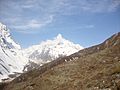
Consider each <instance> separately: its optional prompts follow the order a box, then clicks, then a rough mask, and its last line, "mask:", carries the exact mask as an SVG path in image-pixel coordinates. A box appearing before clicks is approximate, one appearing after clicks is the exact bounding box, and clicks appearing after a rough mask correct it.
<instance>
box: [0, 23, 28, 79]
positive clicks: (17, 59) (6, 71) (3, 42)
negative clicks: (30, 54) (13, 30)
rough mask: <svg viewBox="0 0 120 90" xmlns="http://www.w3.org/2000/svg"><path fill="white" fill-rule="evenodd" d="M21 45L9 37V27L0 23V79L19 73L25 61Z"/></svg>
mask: <svg viewBox="0 0 120 90" xmlns="http://www.w3.org/2000/svg"><path fill="white" fill-rule="evenodd" d="M20 49H21V47H20V45H19V44H17V43H16V42H15V41H14V40H13V39H12V37H11V35H10V33H9V29H7V27H6V26H5V25H3V24H2V23H0V81H1V80H2V79H6V78H9V75H10V74H15V73H21V72H22V70H23V68H24V66H25V65H26V63H27V59H25V58H23V57H22V54H21V51H20Z"/></svg>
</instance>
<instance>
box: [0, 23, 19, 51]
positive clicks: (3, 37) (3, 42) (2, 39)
mask: <svg viewBox="0 0 120 90" xmlns="http://www.w3.org/2000/svg"><path fill="white" fill-rule="evenodd" d="M0 46H2V47H6V48H9V49H14V48H16V49H20V48H21V47H20V45H18V44H17V43H16V42H15V41H14V40H13V39H12V37H11V34H10V32H9V29H8V28H7V26H6V25H4V24H2V23H1V22H0Z"/></svg>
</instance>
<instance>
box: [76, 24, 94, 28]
mask: <svg viewBox="0 0 120 90" xmlns="http://www.w3.org/2000/svg"><path fill="white" fill-rule="evenodd" d="M94 27H95V26H94V25H92V24H86V25H85V24H84V25H81V26H79V27H78V28H79V29H91V28H94Z"/></svg>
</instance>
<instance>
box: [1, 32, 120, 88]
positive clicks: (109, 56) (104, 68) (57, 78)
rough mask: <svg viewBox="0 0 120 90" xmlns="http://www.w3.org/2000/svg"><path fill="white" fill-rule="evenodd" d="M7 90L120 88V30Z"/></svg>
mask: <svg viewBox="0 0 120 90" xmlns="http://www.w3.org/2000/svg"><path fill="white" fill-rule="evenodd" d="M3 90H120V33H118V34H115V35H114V36H112V37H111V38H109V39H107V40H106V41H105V42H103V43H102V44H100V45H97V46H93V47H90V48H87V49H84V50H82V51H79V52H77V53H75V54H73V55H71V56H69V57H64V58H60V59H58V60H56V61H53V62H51V63H48V64H45V65H43V66H42V67H39V68H38V69H35V70H32V71H30V72H27V73H25V74H22V75H21V76H20V77H18V78H16V79H15V80H13V81H12V82H10V83H8V84H7V85H6V86H5V87H4V89H3Z"/></svg>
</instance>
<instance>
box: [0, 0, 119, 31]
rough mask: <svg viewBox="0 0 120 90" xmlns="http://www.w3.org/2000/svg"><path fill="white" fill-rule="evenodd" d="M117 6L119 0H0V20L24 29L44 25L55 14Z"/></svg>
mask: <svg viewBox="0 0 120 90" xmlns="http://www.w3.org/2000/svg"><path fill="white" fill-rule="evenodd" d="M119 7H120V0H76V1H75V0H47V1H46V0H18V1H14V0H0V16H1V17H0V20H3V21H6V22H9V23H11V25H14V26H12V27H14V28H16V29H19V30H20V29H21V31H25V29H29V28H32V29H36V28H39V29H40V28H42V27H45V26H47V25H49V24H50V23H52V22H53V20H54V19H57V18H55V17H57V15H59V16H60V15H74V14H81V13H82V12H86V13H103V12H104V13H108V12H114V11H116V10H117V9H118V8H119ZM54 16H55V17H54ZM82 27H84V28H93V27H94V26H92V25H90V26H89V25H88V26H82Z"/></svg>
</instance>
